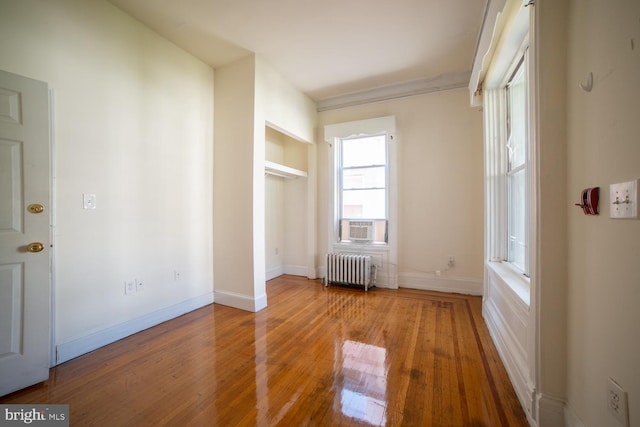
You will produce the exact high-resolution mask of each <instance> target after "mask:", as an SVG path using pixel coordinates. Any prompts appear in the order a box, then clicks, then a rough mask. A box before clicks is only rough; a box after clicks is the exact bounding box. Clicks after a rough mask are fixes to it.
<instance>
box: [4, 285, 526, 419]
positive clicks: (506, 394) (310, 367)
mask: <svg viewBox="0 0 640 427" xmlns="http://www.w3.org/2000/svg"><path fill="white" fill-rule="evenodd" d="M267 295H268V301H269V307H268V308H266V309H265V310H263V311H261V312H259V313H248V312H245V311H241V310H237V309H233V308H229V307H225V306H221V305H216V304H214V305H210V306H207V307H204V308H202V309H199V310H197V311H194V312H192V313H189V314H186V315H184V316H181V317H179V318H177V319H174V320H171V321H169V322H166V323H163V324H161V325H159V326H156V327H154V328H151V329H148V330H146V331H143V332H140V333H138V334H136V335H133V336H131V337H128V338H126V339H123V340H121V341H118V342H116V343H114V344H111V345H109V346H107V347H103V348H101V349H99V350H96V351H94V352H92V353H90V354H87V355H84V356H82V357H79V358H77V359H74V360H72V361H69V362H67V363H64V364H62V365H60V366H57V367H55V368H53V369H51V375H50V379H49V381H47V382H46V383H42V384H39V385H36V386H33V387H30V388H28V389H25V390H22V391H19V392H16V393H13V394H11V395H8V396H5V397H3V398H0V403H29V404H37V403H50V404H55V403H61V404H62V403H64V404H69V405H70V420H71V425H72V426H147V425H153V426H155V425H176V426H183V425H194V426H212V425H219V426H253V425H257V426H271V425H283V426H300V425H305V426H315V425H319V426H337V425H346V426H360V425H389V426H397V425H398V426H399V425H406V426H487V427H493V426H527V425H528V423H527V420H526V417H525V414H524V412H523V410H522V408H521V406H520V404H519V402H518V399H517V398H516V396H515V393H514V391H513V388H512V386H511V383H510V382H509V379H508V377H507V374H506V372H505V370H504V367H503V365H502V363H501V361H500V359H499V357H498V355H497V353H496V350H495V347H494V346H493V343H492V342H491V340H490V337H489V334H488V332H487V329H486V327H485V325H484V322H483V320H482V316H481V299H480V298H479V297H472V296H464V295H456V294H442V293H436V292H426V291H417V290H409V289H401V290H397V291H396V290H387V289H375V288H374V289H373V290H370V291H369V292H367V293H365V292H363V291H362V290H357V289H348V288H342V287H329V288H325V287H324V286H322V284H321V283H320V282H319V281H317V280H315V281H312V280H307V279H304V278H300V277H295V276H281V277H279V278H277V279H274V280H272V281H270V282H268V283H267Z"/></svg>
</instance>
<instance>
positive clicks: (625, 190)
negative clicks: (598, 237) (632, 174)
mask: <svg viewBox="0 0 640 427" xmlns="http://www.w3.org/2000/svg"><path fill="white" fill-rule="evenodd" d="M638 181H639V180H637V179H635V180H633V181H627V182H621V183H618V184H611V185H610V186H609V216H610V217H611V218H616V219H619V218H627V219H629V218H632V219H637V218H638Z"/></svg>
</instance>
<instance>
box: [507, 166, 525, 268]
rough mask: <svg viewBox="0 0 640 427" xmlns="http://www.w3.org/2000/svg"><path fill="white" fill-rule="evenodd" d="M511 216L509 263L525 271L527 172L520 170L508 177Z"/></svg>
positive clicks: (509, 226) (509, 225)
mask: <svg viewBox="0 0 640 427" xmlns="http://www.w3.org/2000/svg"><path fill="white" fill-rule="evenodd" d="M507 180H508V191H509V194H508V198H509V200H508V210H509V212H508V214H509V224H508V233H509V248H508V251H509V254H508V261H509V262H512V263H514V264H515V265H516V266H517V267H518V268H520V269H521V270H523V271H525V253H526V238H525V231H526V230H525V224H526V222H525V213H526V212H525V201H526V199H525V197H526V193H525V190H526V187H525V171H524V170H520V171H518V172H516V173H514V174H513V175H510V176H508V177H507Z"/></svg>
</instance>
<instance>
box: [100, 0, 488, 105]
mask: <svg viewBox="0 0 640 427" xmlns="http://www.w3.org/2000/svg"><path fill="white" fill-rule="evenodd" d="M109 1H110V2H111V3H113V4H114V5H116V6H118V7H119V8H121V9H122V10H124V11H125V12H127V13H129V14H130V15H132V16H133V17H134V18H136V19H138V20H139V21H141V22H143V23H144V24H146V25H147V26H148V27H150V28H151V29H153V30H154V31H156V32H158V33H160V34H161V35H163V36H164V37H166V38H167V39H169V40H171V41H172V42H174V43H175V44H176V45H178V46H180V47H182V48H183V49H185V50H186V51H188V52H190V53H191V54H193V55H194V56H196V57H198V58H200V59H201V60H203V61H204V62H206V63H208V64H210V65H211V66H212V67H213V68H218V67H221V66H224V65H225V64H228V63H231V62H233V61H235V60H237V59H240V58H242V57H244V56H246V55H248V54H250V53H251V52H255V53H256V54H258V55H259V56H260V57H262V58H263V59H264V60H265V61H266V62H267V63H269V64H270V65H271V66H272V67H273V68H275V69H276V70H278V71H279V72H280V73H281V74H282V75H283V76H284V77H285V78H286V79H287V80H288V81H289V82H290V83H291V84H292V85H294V86H295V87H296V88H298V90H300V91H301V92H303V93H305V94H307V95H308V96H309V97H310V98H312V99H314V100H316V101H319V100H323V99H327V98H331V97H337V96H340V95H344V94H348V93H353V92H359V91H365V90H369V89H372V88H378V87H382V86H388V85H393V84H397V83H401V82H408V81H413V80H420V79H429V78H434V77H437V76H443V75H448V74H451V73H458V74H459V73H462V72H468V71H469V70H470V69H471V65H472V59H473V55H474V51H475V47H476V41H477V38H478V32H479V28H480V24H481V22H482V19H483V13H484V8H485V3H486V1H487V0H322V1H319V0H180V1H176V0H109Z"/></svg>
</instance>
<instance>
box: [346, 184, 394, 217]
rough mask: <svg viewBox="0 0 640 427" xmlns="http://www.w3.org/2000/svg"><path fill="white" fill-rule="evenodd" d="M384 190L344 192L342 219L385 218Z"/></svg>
mask: <svg viewBox="0 0 640 427" xmlns="http://www.w3.org/2000/svg"><path fill="white" fill-rule="evenodd" d="M386 211H387V209H386V190H384V189H383V190H344V191H343V192H342V218H369V219H374V218H386Z"/></svg>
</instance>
